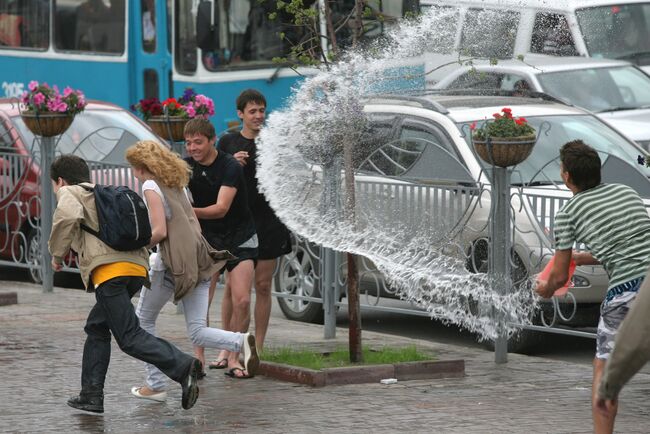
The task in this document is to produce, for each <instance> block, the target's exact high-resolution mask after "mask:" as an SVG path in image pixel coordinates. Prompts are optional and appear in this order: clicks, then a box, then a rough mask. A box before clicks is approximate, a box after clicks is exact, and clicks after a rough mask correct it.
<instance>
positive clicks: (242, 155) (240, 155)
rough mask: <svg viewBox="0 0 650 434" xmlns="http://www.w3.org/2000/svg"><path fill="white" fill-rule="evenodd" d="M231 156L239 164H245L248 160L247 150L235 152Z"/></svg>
mask: <svg viewBox="0 0 650 434" xmlns="http://www.w3.org/2000/svg"><path fill="white" fill-rule="evenodd" d="M233 157H235V160H237V161H238V162H239V164H241V165H242V166H245V165H246V163H247V160H248V152H246V151H239V152H235V154H234V155H233Z"/></svg>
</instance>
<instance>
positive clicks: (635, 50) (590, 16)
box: [576, 3, 650, 65]
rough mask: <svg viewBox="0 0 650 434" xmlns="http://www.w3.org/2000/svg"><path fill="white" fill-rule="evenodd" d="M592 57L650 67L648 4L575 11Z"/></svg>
mask: <svg viewBox="0 0 650 434" xmlns="http://www.w3.org/2000/svg"><path fill="white" fill-rule="evenodd" d="M576 17H577V18H578V24H579V25H580V31H581V32H582V34H583V35H584V39H585V44H586V45H587V50H588V51H589V56H591V57H608V58H613V59H624V60H629V61H631V62H634V63H636V64H637V65H650V4H647V3H639V4H622V5H616V6H598V7H588V8H583V9H578V10H576Z"/></svg>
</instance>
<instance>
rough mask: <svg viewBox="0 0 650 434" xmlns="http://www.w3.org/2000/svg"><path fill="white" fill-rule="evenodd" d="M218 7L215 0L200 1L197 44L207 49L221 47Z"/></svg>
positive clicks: (197, 20) (197, 19)
mask: <svg viewBox="0 0 650 434" xmlns="http://www.w3.org/2000/svg"><path fill="white" fill-rule="evenodd" d="M218 18H219V16H218V9H217V5H216V2H215V1H214V0H205V1H202V2H201V3H199V7H198V10H197V12H196V45H197V46H198V47H199V48H200V49H202V50H205V51H215V50H218V49H219V26H218V25H217V22H218Z"/></svg>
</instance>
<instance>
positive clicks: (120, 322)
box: [81, 276, 194, 396]
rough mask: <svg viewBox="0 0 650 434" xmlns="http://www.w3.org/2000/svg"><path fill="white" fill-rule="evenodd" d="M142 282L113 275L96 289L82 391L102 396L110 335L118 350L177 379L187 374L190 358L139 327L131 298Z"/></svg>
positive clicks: (86, 348) (89, 316)
mask: <svg viewBox="0 0 650 434" xmlns="http://www.w3.org/2000/svg"><path fill="white" fill-rule="evenodd" d="M143 283H144V277H128V276H127V277H116V278H114V279H111V280H108V281H106V282H104V283H102V284H101V285H99V286H98V287H97V288H96V289H95V299H96V300H97V304H95V306H94V307H93V308H92V309H91V310H90V313H89V314H88V319H87V320H86V326H85V327H84V330H85V331H86V334H87V337H86V343H85V345H84V353H83V361H82V365H81V393H82V394H86V395H88V396H93V395H95V396H98V395H103V390H104V381H105V379H106V372H107V371H108V364H109V362H110V358H111V334H112V335H113V336H114V337H115V341H116V342H117V344H118V345H119V347H120V349H121V350H122V351H124V352H125V353H126V354H128V355H129V356H131V357H135V358H136V359H139V360H142V361H143V362H147V363H151V364H152V365H155V366H156V367H157V368H158V369H160V370H161V371H162V372H164V373H165V375H167V376H168V377H169V378H171V379H172V380H174V381H176V382H179V383H180V382H182V381H183V380H184V379H185V377H186V376H187V374H188V372H189V370H190V366H191V364H192V361H193V360H194V358H193V357H191V356H189V355H187V354H185V353H183V352H182V351H180V350H179V349H178V348H176V347H175V346H174V345H172V344H170V343H169V342H167V341H166V340H164V339H160V338H157V337H155V336H153V335H151V334H149V333H147V332H146V331H144V330H143V329H142V328H141V327H140V323H139V322H138V317H137V316H136V315H135V310H134V308H133V304H131V297H133V295H134V294H135V293H136V292H138V290H139V289H140V288H142V285H143Z"/></svg>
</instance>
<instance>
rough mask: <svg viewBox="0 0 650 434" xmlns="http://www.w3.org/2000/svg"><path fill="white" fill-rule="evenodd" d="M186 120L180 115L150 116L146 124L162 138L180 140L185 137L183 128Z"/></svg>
mask: <svg viewBox="0 0 650 434" xmlns="http://www.w3.org/2000/svg"><path fill="white" fill-rule="evenodd" d="M188 120H189V119H187V118H184V117H181V116H151V117H150V118H149V119H147V125H149V127H150V128H151V129H152V130H153V132H154V133H156V134H157V135H159V136H160V137H162V138H163V139H165V140H169V141H170V142H180V141H182V140H184V139H185V136H184V135H183V129H184V128H185V124H186V123H187V121H188Z"/></svg>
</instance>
